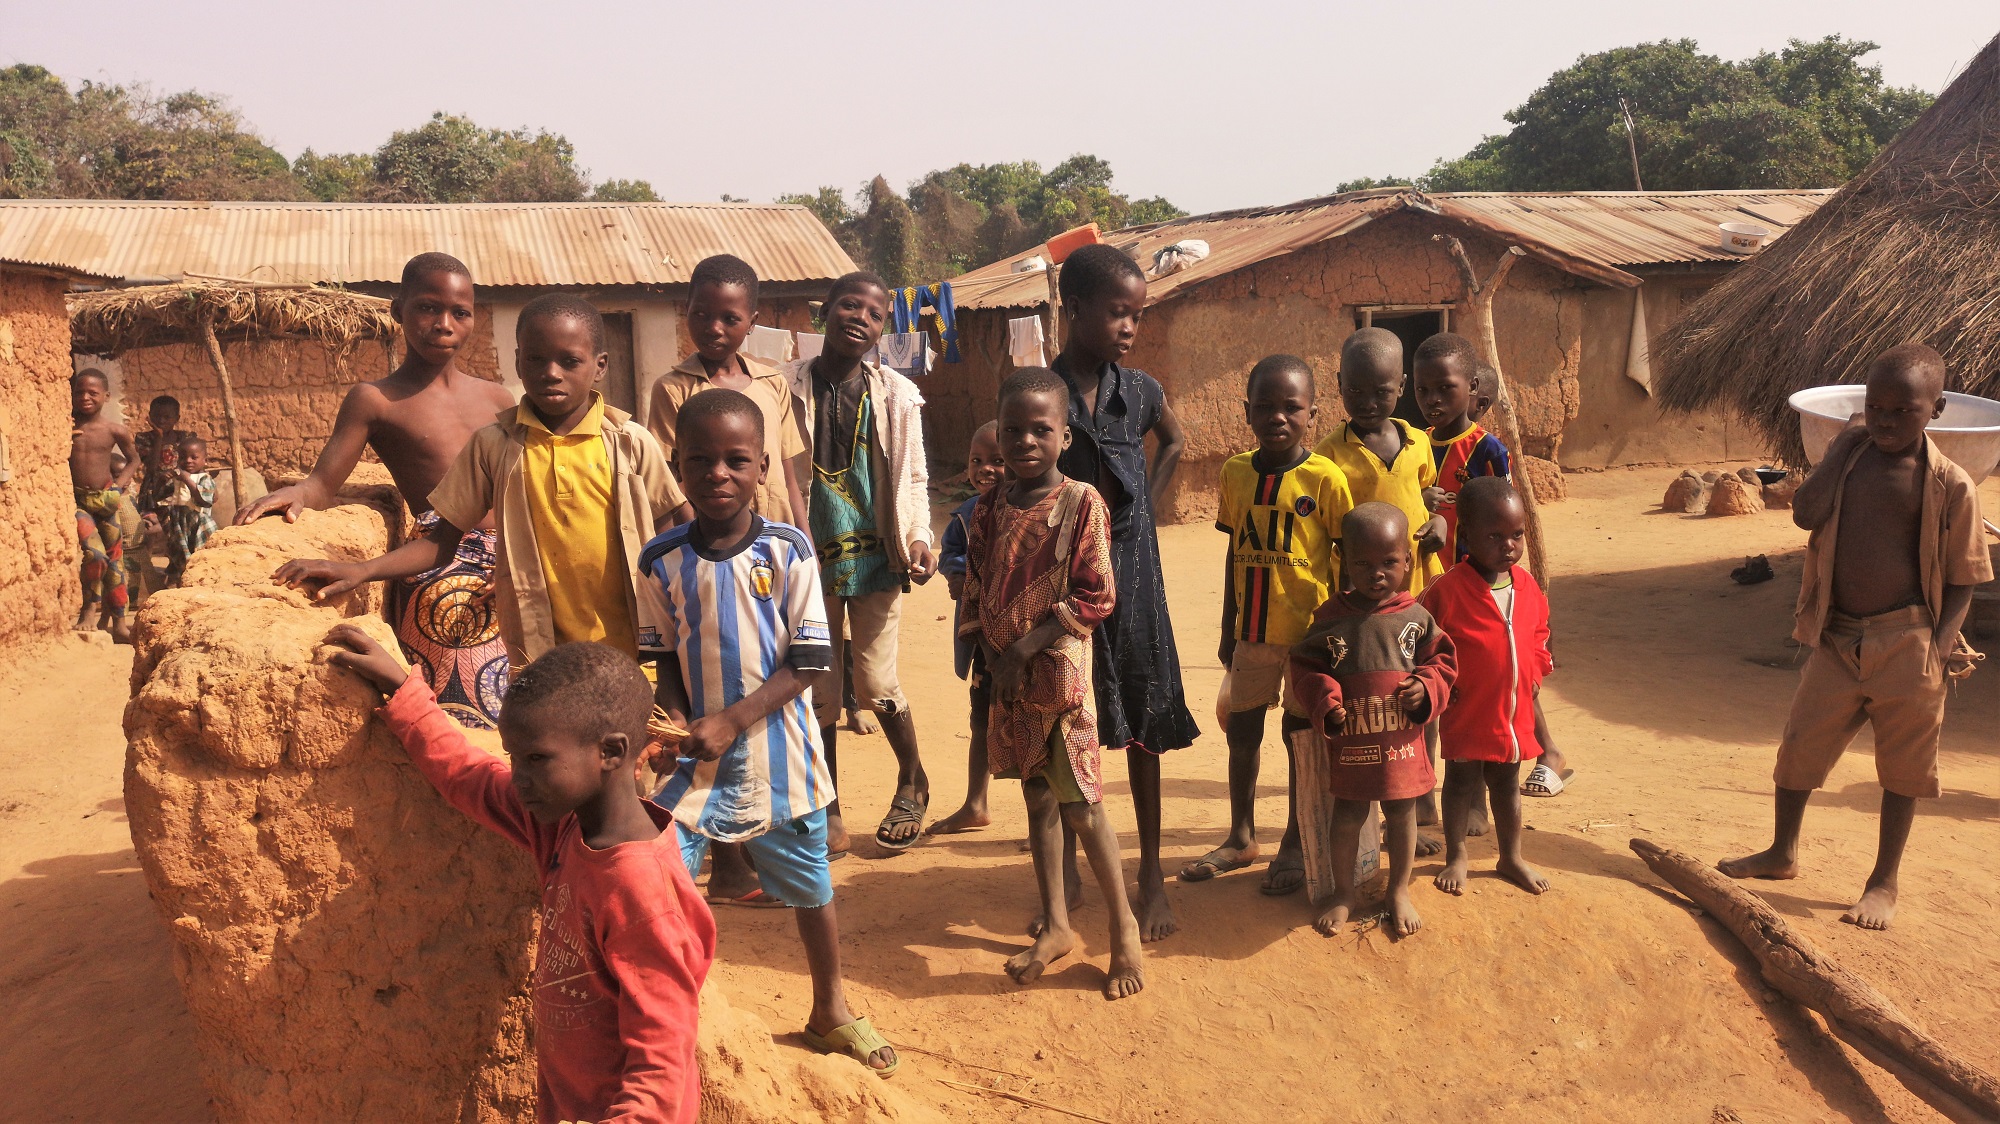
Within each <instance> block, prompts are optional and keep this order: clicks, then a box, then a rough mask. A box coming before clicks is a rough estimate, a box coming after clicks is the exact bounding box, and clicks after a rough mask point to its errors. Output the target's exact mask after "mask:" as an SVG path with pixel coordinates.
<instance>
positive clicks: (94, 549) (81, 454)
mask: <svg viewBox="0 0 2000 1124" xmlns="http://www.w3.org/2000/svg"><path fill="white" fill-rule="evenodd" d="M69 399H70V401H69V404H70V416H71V417H72V418H73V419H74V420H75V422H76V425H75V427H74V428H72V429H71V430H70V431H69V480H70V484H71V485H72V486H73V487H74V488H75V490H76V537H77V540H78V541H79V542H81V543H82V544H83V568H82V571H81V573H82V577H83V608H82V610H81V611H79V612H78V613H77V615H76V627H77V629H78V630H79V631H88V630H90V629H93V628H109V629H110V630H111V638H112V639H113V640H114V641H116V642H118V643H120V644H130V643H131V642H132V626H131V625H129V624H127V623H125V605H126V600H127V593H126V589H125V533H124V531H123V530H122V529H121V528H120V527H119V524H118V509H119V507H120V506H121V505H122V504H123V503H124V502H125V492H126V491H127V490H128V489H129V488H131V486H132V477H133V475H134V474H136V473H137V472H138V471H139V469H140V468H141V467H142V463H141V461H140V460H139V450H138V449H137V447H135V446H134V445H133V442H132V431H131V430H130V429H128V428H126V427H125V426H124V425H123V424H121V423H119V422H115V421H112V420H111V419H110V418H107V417H105V416H104V404H105V403H106V402H109V401H110V400H111V383H110V382H109V380H107V379H106V378H105V377H104V372H103V371H99V370H97V369H95V368H92V369H90V370H87V371H78V372H77V373H76V374H75V376H73V377H72V378H71V379H70V380H69ZM113 450H116V451H117V452H118V453H120V454H122V455H123V456H124V458H125V465H124V467H123V468H120V469H119V470H118V471H117V472H115V473H114V472H113V471H112V470H111V454H112V452H113Z"/></svg>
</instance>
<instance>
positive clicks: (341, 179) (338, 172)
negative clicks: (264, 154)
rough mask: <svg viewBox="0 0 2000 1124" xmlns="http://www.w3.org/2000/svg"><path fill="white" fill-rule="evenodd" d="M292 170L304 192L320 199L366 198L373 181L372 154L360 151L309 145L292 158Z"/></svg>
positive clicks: (329, 200)
mask: <svg viewBox="0 0 2000 1124" xmlns="http://www.w3.org/2000/svg"><path fill="white" fill-rule="evenodd" d="M292 174H293V175H294V176H297V177H298V180H299V186H301V187H303V188H304V189H305V192H306V194H307V195H310V196H312V197H313V198H314V199H317V200H319V201H320V202H322V203H351V202H354V201H355V200H358V199H366V198H367V197H368V192H369V189H370V188H371V187H372V186H373V185H374V182H375V158H374V157H373V156H368V155H365V154H363V153H359V152H329V153H327V154H326V155H324V156H322V155H320V154H319V153H317V152H314V151H313V150H312V149H310V148H308V149H306V150H305V151H304V152H301V153H299V157H298V159H296V160H294V161H292Z"/></svg>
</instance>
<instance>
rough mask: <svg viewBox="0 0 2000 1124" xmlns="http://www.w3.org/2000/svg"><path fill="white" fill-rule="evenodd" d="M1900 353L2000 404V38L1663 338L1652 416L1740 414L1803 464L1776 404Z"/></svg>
mask: <svg viewBox="0 0 2000 1124" xmlns="http://www.w3.org/2000/svg"><path fill="white" fill-rule="evenodd" d="M1909 340H1916V341H1920V342H1923V343H1927V344H1930V345H1931V346H1932V347H1935V348H1937V349H1938V350H1939V351H1940V352H1942V353H1943V354H1944V357H1945V361H1946V363H1947V365H1948V367H1949V369H1950V371H1951V375H1952V379H1951V389H1953V390H1963V391H1966V392H1968V393H1972V394H1983V395H1986V396H1987V397H1995V396H2000V37H1996V38H1995V39H1994V40H1993V41H1992V42H1990V43H1988V44H1987V45H1986V47H1985V48H1984V49H1983V50H1981V51H1980V52H1979V54H1978V55H1976V56H1974V58H1973V59H1972V61H1971V63H1970V64H1969V65H1968V66H1967V67H1966V68H1965V71H1964V73H1962V74H1960V75H1959V76H1958V79H1957V81H1954V82H1953V83H1952V84H1951V85H1950V86H1949V87H1948V88H1947V89H1946V90H1945V92H1944V93H1943V94H1942V95H1941V96H1940V97H1939V98H1938V100H1937V104H1935V105H1933V106H1932V107H1931V108H1930V109H1929V110H1928V111H1926V112H1925V113H1924V114H1923V116H1921V117H1919V118H1918V119H1917V120H1916V121H1915V122H1914V123H1912V124H1911V125H1910V127H1909V128H1908V129H1906V130H1905V131H1904V132H1903V134H1902V135H1901V136H1899V137H1897V138H1896V139H1895V140H1894V141H1893V142H1892V143H1891V144H1890V145H1889V147H1888V148H1886V149H1884V150H1883V151H1882V153H1881V155H1880V156H1878V157H1876V159H1875V161H1874V163H1872V164H1870V165H1869V166H1868V169H1867V170H1866V171H1864V172H1863V173H1862V174H1861V175H1860V176H1858V177H1856V178H1855V179H1854V180H1853V181H1852V182H1850V183H1849V184H1848V185H1847V186H1846V187H1844V188H1842V189H1841V190H1840V192H1839V193H1838V194H1836V195H1834V197H1833V198H1831V199H1829V200H1828V201H1827V203H1826V205H1825V206H1823V207H1821V208H1820V209H1819V212H1818V213H1817V214H1814V215H1812V216H1810V217H1808V218H1807V219H1806V220H1805V221H1804V222H1802V223H1800V224H1799V225H1798V226H1797V228H1795V229H1794V230H1792V232H1791V233H1789V234H1787V235H1785V236H1784V237H1783V238H1781V239H1779V240H1778V241H1777V242H1775V243H1773V244H1772V246H1771V247H1770V248H1769V249H1767V250H1765V251H1764V252H1763V253H1762V254H1760V255H1759V256H1758V257H1757V258H1756V259H1754V260H1752V261H1749V262H1746V263H1744V264H1743V265H1741V266H1739V267H1737V269H1736V270H1735V271H1734V272H1733V273H1731V274H1730V276H1729V278H1728V279H1727V280H1725V281H1723V282H1722V283H1721V284H1719V285H1717V286H1716V287H1715V288H1714V289H1712V290H1710V291H1709V292H1708V293H1707V294H1706V295H1705V296H1703V297H1702V299H1701V300H1700V301H1699V302H1698V303H1696V304H1695V306H1694V307H1693V308H1691V309H1689V310H1688V313H1687V315H1686V316H1685V317H1683V318H1682V319H1681V321H1680V322H1679V323H1678V324H1676V325H1675V326H1674V327H1673V328H1672V329H1671V330H1670V331H1668V332H1667V333H1666V340H1665V343H1664V345H1663V346H1662V347H1661V348H1659V349H1658V361H1659V363H1660V365H1661V368H1662V370H1661V373H1660V378H1659V380H1658V382H1657V384H1656V385H1657V386H1658V388H1659V396H1660V402H1661V404H1662V405H1664V406H1666V407H1668V408H1669V409H1675V410H1699V409H1704V408H1709V407H1715V406H1722V407H1726V408H1733V409H1735V410H1737V411H1739V412H1740V413H1742V414H1743V415H1744V416H1745V417H1747V418H1748V419H1749V420H1750V421H1751V422H1752V423H1753V424H1755V425H1756V426H1757V427H1758V428H1759V429H1760V430H1762V431H1763V433H1764V435H1765V437H1766V438H1767V439H1769V440H1770V442H1771V444H1772V447H1773V448H1775V449H1776V450H1778V452H1779V453H1780V454H1781V455H1782V456H1783V457H1784V458H1785V459H1786V460H1787V461H1789V462H1791V463H1793V464H1802V463H1804V459H1805V458H1804V455H1803V451H1802V449H1801V448H1800V445H1799V429H1798V424H1797V422H1796V421H1795V419H1794V417H1793V415H1792V413H1791V411H1790V409H1788V408H1787V406H1786V405H1785V400H1786V398H1788V397H1789V396H1790V395H1791V394H1792V393H1793V392H1795V391H1798V390H1801V389H1804V388H1805V387H1809V386H1821V385H1826V384H1830V383H1842V382H1849V383H1851V382H1859V381H1861V379H1862V378H1863V376H1864V374H1865V372H1866V369H1867V365H1868V362H1869V360H1870V359H1872V358H1874V357H1875V356H1876V355H1878V354H1880V353H1881V352H1883V351H1884V350H1886V349H1888V348H1889V347H1892V346H1894V345H1895V344H1898V343H1903V342H1905V341H1909Z"/></svg>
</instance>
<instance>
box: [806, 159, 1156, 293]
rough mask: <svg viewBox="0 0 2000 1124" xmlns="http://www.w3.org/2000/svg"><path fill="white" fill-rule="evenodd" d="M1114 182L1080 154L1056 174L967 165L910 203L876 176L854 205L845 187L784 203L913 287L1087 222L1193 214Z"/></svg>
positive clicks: (1023, 165)
mask: <svg viewBox="0 0 2000 1124" xmlns="http://www.w3.org/2000/svg"><path fill="white" fill-rule="evenodd" d="M1111 180H1112V174H1111V165H1110V163H1109V162H1107V161H1105V160H1103V159H1101V158H1100V157H1097V156H1091V155H1087V154H1082V153H1079V154H1077V155H1075V156H1072V157H1070V158H1069V159H1067V160H1065V161H1063V162H1062V163H1060V164H1057V165H1056V166H1055V167H1053V168H1050V169H1048V170H1047V171H1043V170H1042V166H1041V165H1040V164H1038V163H1036V162H1035V161H1033V160H1023V161H1019V162H1016V163H1010V164H978V165H974V164H958V165H955V166H953V167H950V168H942V169H939V170H937V171H933V172H930V173H928V174H926V175H924V176H923V177H921V178H919V179H918V180H917V181H916V182H915V183H912V184H911V185H910V186H909V189H908V190H907V191H905V192H903V193H901V194H899V193H897V192H896V190H895V189H894V188H892V187H890V186H889V183H888V181H887V180H886V179H884V178H883V177H881V176H877V177H875V179H874V180H872V181H871V182H869V183H867V184H864V185H862V186H861V188H860V189H859V190H858V191H856V192H855V193H854V196H853V199H852V201H851V202H850V201H849V199H848V198H847V197H846V196H844V195H843V194H842V193H841V191H840V189H839V188H837V187H821V188H820V189H819V190H818V191H816V192H813V193H812V194H809V195H804V194H801V195H784V196H780V197H779V198H778V202H780V203H798V204H802V205H804V206H806V207H809V208H811V209H812V211H813V213H814V214H817V215H818V216H819V219H820V221H821V222H823V223H825V224H826V226H827V229H829V230H831V231H832V232H833V234H834V237H836V238H838V239H839V240H840V242H841V244H842V245H843V246H844V247H846V249H847V252H848V253H849V254H850V255H852V256H853V257H854V258H855V259H856V260H857V261H860V262H862V263H863V264H865V265H867V266H868V267H869V268H871V269H873V270H875V271H876V272H878V273H880V274H882V276H883V277H885V278H887V279H888V280H889V282H890V283H891V284H907V283H910V282H914V281H922V280H927V279H932V278H939V277H949V276H952V275H953V274H958V273H963V272H965V271H966V270H968V269H971V268H973V267H975V266H979V265H984V264H985V263H987V262H989V261H993V260H996V259H998V258H1003V257H1006V256H1008V255H1009V254H1014V253H1018V252H1020V251H1021V250H1025V249H1027V248H1028V247H1030V246H1033V245H1036V244H1038V243H1041V242H1045V241H1047V240H1048V239H1049V238H1050V237H1051V236H1053V235H1056V234H1060V233H1062V232H1063V231H1065V230H1068V229H1069V228H1071V227H1074V226H1082V225H1083V224H1085V223H1091V222H1094V223H1097V224H1098V225H1099V226H1101V227H1103V228H1104V229H1106V230H1114V229H1118V228H1121V227H1127V226H1136V225H1139V224H1142V223H1154V222H1164V221H1165V220H1167V219H1172V218H1179V217H1181V216H1182V215H1185V214H1186V213H1187V212H1186V211H1183V210H1181V209H1180V208H1179V207H1176V206H1174V205H1173V204H1172V203H1169V202H1168V201H1167V200H1165V199H1162V198H1158V197H1155V198H1150V199H1130V198H1128V197H1126V196H1124V195H1121V194H1119V193H1117V192H1116V191H1114V190H1112V187H1111Z"/></svg>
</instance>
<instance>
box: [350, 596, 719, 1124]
mask: <svg viewBox="0 0 2000 1124" xmlns="http://www.w3.org/2000/svg"><path fill="white" fill-rule="evenodd" d="M327 641H328V643H331V644H334V645H337V646H338V647H339V648H341V649H343V650H341V651H336V652H335V653H334V654H333V659H332V662H333V663H334V664H335V665H336V666H339V667H344V668H346V669H348V670H349V671H352V672H354V673H355V674H357V675H359V676H361V677H362V678H363V679H366V680H367V681H368V682H369V683H371V684H373V685H374V686H375V687H376V688H377V689H378V690H380V691H381V692H382V693H383V695H384V696H386V702H385V704H384V706H383V708H382V711H381V713H382V715H383V716H384V718H385V719H386V720H387V722H388V725H389V729H390V731H391V732H393V733H394V734H395V735H396V737H397V739H398V740H399V741H401V742H402V743H403V747H404V748H405V749H406V750H408V751H409V755H410V763H411V764H413V765H415V766H416V767H417V770H418V771H419V772H421V773H422V774H423V775H424V779H425V780H428V781H430V782H431V785H432V786H433V787H435V788H436V789H437V790H438V795H440V796H442V797H444V799H445V802H446V803H448V804H450V805H451V806H452V807H454V808H457V809H458V810H459V811H461V812H463V813H465V814H466V815H467V816H470V817H471V818H472V819H473V820H475V821H477V822H478V823H479V824H480V825H481V826H482V827H485V828H487V829H488V830H490V831H492V832H494V833H495V834H497V835H499V836H501V837H502V838H504V839H506V840H507V841H508V842H511V843H513V844H514V845H516V846H518V847H522V848H524V849H526V850H528V851H531V852H533V854H534V856H535V866H536V868H537V869H538V870H539V871H540V873H541V878H542V911H541V940H540V946H539V949H538V951H537V952H536V954H535V971H534V975H533V977H532V978H531V979H530V981H529V984H528V992H529V996H530V997H531V999H532V1001H533V1003H534V1009H535V1076H536V1083H535V1084H536V1089H535V1101H536V1103H535V1115H536V1117H537V1118H538V1119H539V1120H541V1121H542V1122H543V1124H553V1122H555V1121H559V1120H648V1121H661V1122H673V1124H693V1121H694V1120H695V1117H696V1115H697V1114H698V1113H699V1111H700V1109H701V1088H700V1072H699V1070H697V1069H696V1067H695V1057H694V1050H695V1030H696V1018H697V1014H696V1013H697V1010H698V1008H699V1003H700V994H701V985H702V981H703V980H705V979H706V978H707V977H708V969H709V965H710V964H711V963H713V962H714V960H715V918H714V917H712V916H710V914H709V912H708V907H707V906H705V905H703V904H702V902H701V898H700V896H699V895H698V894H696V892H695V888H694V880H693V879H691V878H689V877H688V873H687V870H686V869H685V868H684V867H683V866H682V865H681V860H680V855H679V854H678V852H677V850H676V848H675V847H674V845H673V842H674V841H673V837H672V836H671V835H668V834H666V833H665V830H664V829H665V828H666V827H667V825H668V823H669V822H670V821H669V820H668V817H667V814H666V813H665V812H663V811H661V810H659V809H658V808H655V807H652V806H651V805H649V804H647V803H645V802H644V801H642V800H640V799H639V794H638V792H637V791H636V790H635V789H634V788H633V787H632V780H631V777H632V771H633V767H634V765H635V759H636V757H637V756H638V754H639V753H640V751H641V748H642V747H643V746H644V745H645V744H646V719H647V717H648V716H649V715H650V713H651V711H652V698H651V692H650V691H649V690H648V688H647V685H646V676H645V674H644V673H643V672H641V671H640V670H639V665H638V664H636V663H634V662H633V661H632V659H631V658H630V657H629V656H626V655H624V654H623V653H620V652H616V651H613V650H612V649H610V648H608V647H605V646H603V645H601V644H564V645H562V646H560V647H557V648H554V649H552V650H550V651H549V652H548V653H546V654H544V655H543V656H542V657H541V658H540V659H537V660H536V661H535V662H534V663H532V664H530V665H528V667H527V668H526V669H525V670H523V671H522V672H521V673H520V674H519V675H517V676H515V677H514V679H513V681H512V682H511V683H510V684H509V685H508V688H507V698H506V700H505V704H504V707H503V709H502V710H501V714H500V742H501V745H502V746H504V747H505V748H506V750H507V760H504V761H503V760H502V759H500V758H498V757H495V756H494V755H492V754H490V753H487V752H485V751H484V750H481V749H478V748H476V747H475V746H473V745H472V744H471V743H469V742H467V741H466V738H465V732H464V730H462V729H461V728H460V727H459V725H458V724H457V723H456V722H454V721H453V720H452V718H451V716H450V715H448V714H447V713H446V712H445V710H444V709H443V708H442V707H440V706H439V705H438V701H437V696H436V695H434V694H433V693H432V692H431V689H430V687H429V685H427V684H426V683H425V682H424V679H423V677H422V676H420V675H411V674H410V673H409V671H408V670H407V669H406V668H404V666H403V665H402V664H401V663H399V662H398V661H397V660H396V658H395V657H394V656H391V655H390V654H389V653H388V651H387V650H385V649H384V648H383V647H382V645H380V644H378V643H376V642H375V640H374V638H372V637H370V636H369V635H368V634H367V633H366V632H363V631H362V630H361V629H360V627H358V626H356V625H352V624H343V625H339V626H336V627H335V628H334V630H333V632H332V633H331V634H330V635H328V636H327ZM510 762H511V764H510Z"/></svg>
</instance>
